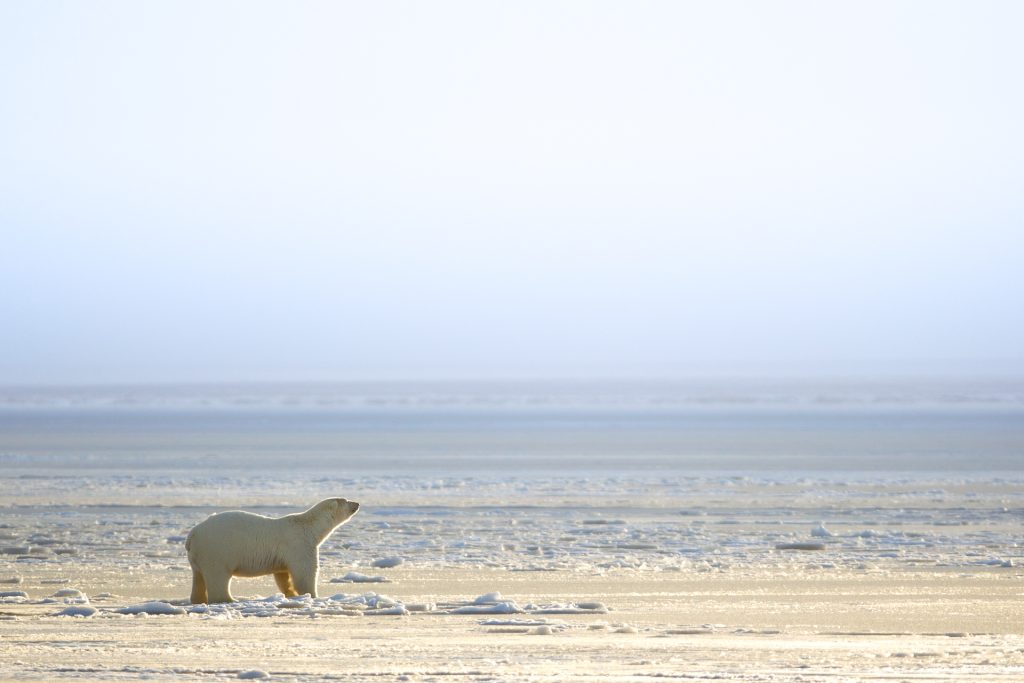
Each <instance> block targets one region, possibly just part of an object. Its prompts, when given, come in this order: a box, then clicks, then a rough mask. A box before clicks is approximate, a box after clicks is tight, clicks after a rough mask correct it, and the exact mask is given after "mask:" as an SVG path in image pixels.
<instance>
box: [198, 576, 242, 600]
mask: <svg viewBox="0 0 1024 683" xmlns="http://www.w3.org/2000/svg"><path fill="white" fill-rule="evenodd" d="M203 579H205V581H206V597H207V600H208V602H211V603H213V602H234V601H235V599H234V598H233V597H231V574H230V573H228V572H220V571H216V572H212V571H207V572H204V573H203Z"/></svg>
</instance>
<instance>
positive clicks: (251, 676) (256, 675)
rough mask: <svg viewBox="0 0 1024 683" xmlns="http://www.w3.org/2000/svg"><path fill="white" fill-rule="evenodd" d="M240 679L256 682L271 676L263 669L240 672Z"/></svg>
mask: <svg viewBox="0 0 1024 683" xmlns="http://www.w3.org/2000/svg"><path fill="white" fill-rule="evenodd" d="M238 677H239V678H243V679H246V680H255V679H263V678H270V674H268V673H267V672H266V671H263V670H262V669H249V670H248V671H239V672H238Z"/></svg>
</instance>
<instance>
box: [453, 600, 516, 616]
mask: <svg viewBox="0 0 1024 683" xmlns="http://www.w3.org/2000/svg"><path fill="white" fill-rule="evenodd" d="M522 611H523V610H522V609H521V608H520V607H519V605H517V604H516V603H515V601H514V600H507V601H505V602H498V603H493V604H488V605H465V606H463V607H456V608H455V609H453V610H449V614H519V613H520V612H522Z"/></svg>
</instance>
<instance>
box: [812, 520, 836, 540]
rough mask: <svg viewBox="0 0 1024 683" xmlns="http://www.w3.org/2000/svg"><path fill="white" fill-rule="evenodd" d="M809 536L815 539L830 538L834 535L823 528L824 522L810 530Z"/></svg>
mask: <svg viewBox="0 0 1024 683" xmlns="http://www.w3.org/2000/svg"><path fill="white" fill-rule="evenodd" d="M811 536H814V537H815V538H832V537H833V536H835V534H833V533H832V532H831V531H829V530H828V529H826V528H825V523H824V522H818V526H816V527H814V528H813V529H811Z"/></svg>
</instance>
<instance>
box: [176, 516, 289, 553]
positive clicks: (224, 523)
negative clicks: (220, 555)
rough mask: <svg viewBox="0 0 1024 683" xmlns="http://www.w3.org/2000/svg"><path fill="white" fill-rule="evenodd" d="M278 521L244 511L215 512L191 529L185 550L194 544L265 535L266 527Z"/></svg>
mask: <svg viewBox="0 0 1024 683" xmlns="http://www.w3.org/2000/svg"><path fill="white" fill-rule="evenodd" d="M277 521H278V520H276V519H274V518H273V517H264V516H263V515H257V514H255V513H252V512H245V511H244V510H229V511H227V512H216V513H214V514H212V515H210V516H209V517H207V518H206V519H204V520H203V521H202V522H200V523H199V524H196V525H195V527H193V528H192V531H191V533H189V535H188V540H187V541H186V544H185V547H186V549H189V550H191V549H192V546H193V545H194V544H195V543H203V542H207V541H212V542H215V543H219V542H222V541H225V540H227V539H229V538H240V537H245V536H249V535H251V534H265V533H267V531H268V527H270V526H273V525H274V524H275V522H277Z"/></svg>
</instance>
